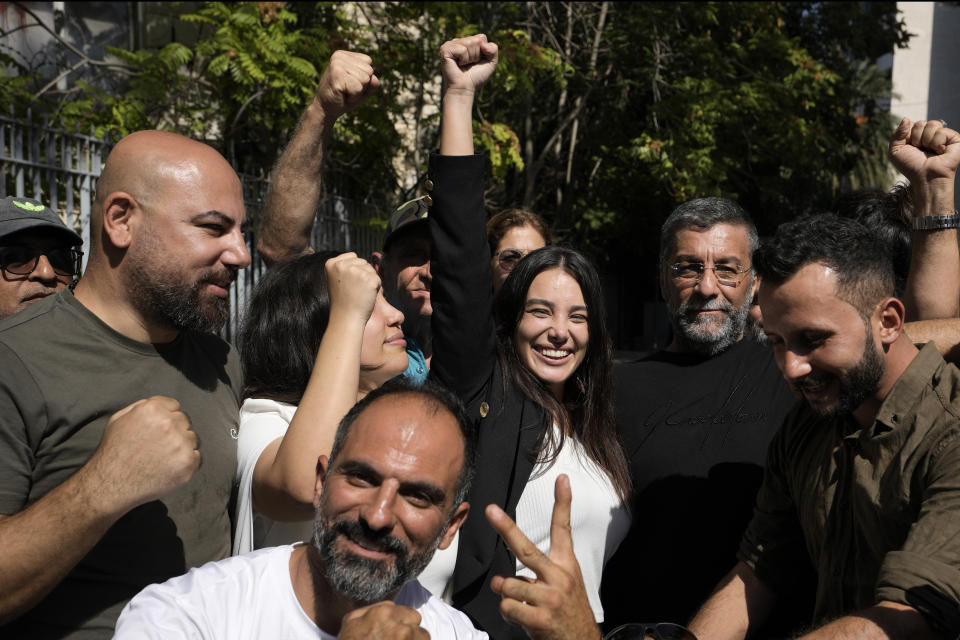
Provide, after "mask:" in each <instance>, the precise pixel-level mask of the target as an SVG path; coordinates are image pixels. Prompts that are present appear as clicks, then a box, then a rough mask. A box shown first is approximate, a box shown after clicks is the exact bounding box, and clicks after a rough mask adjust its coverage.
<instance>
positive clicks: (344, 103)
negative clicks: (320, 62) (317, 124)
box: [313, 51, 380, 120]
mask: <svg viewBox="0 0 960 640" xmlns="http://www.w3.org/2000/svg"><path fill="white" fill-rule="evenodd" d="M372 63H373V60H372V59H371V58H370V56H368V55H366V54H365V53H355V52H353V51H334V53H333V55H332V56H330V64H328V65H327V68H326V69H325V70H324V72H323V75H322V76H321V77H320V86H318V87H317V94H316V95H315V96H314V98H313V100H314V102H315V103H317V104H319V105H320V108H321V109H323V114H324V116H325V117H326V118H328V119H330V120H336V119H337V118H339V117H340V116H342V115H343V114H345V113H348V112H350V111H353V110H354V109H355V108H356V107H357V106H359V105H360V104H361V103H362V102H363V101H364V100H366V99H367V96H368V95H370V94H371V93H373V92H374V91H376V90H377V89H378V88H379V87H380V79H379V78H377V76H376V75H374V73H373V66H372Z"/></svg>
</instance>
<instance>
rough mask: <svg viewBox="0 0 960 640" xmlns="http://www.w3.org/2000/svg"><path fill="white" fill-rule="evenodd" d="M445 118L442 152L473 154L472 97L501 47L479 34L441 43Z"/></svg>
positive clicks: (442, 153)
mask: <svg viewBox="0 0 960 640" xmlns="http://www.w3.org/2000/svg"><path fill="white" fill-rule="evenodd" d="M440 57H441V59H442V66H441V70H442V73H443V120H442V125H441V128H440V155H443V156H469V155H473V98H474V95H475V94H476V92H477V90H478V89H479V88H480V87H481V86H483V84H484V83H485V82H486V81H487V80H488V79H489V78H490V76H491V75H493V72H494V70H495V69H496V68H497V61H498V48H497V45H495V44H494V43H492V42H487V36H485V35H484V34H482V33H481V34H478V35H475V36H470V37H469V38H457V39H456V40H450V41H448V42H445V43H443V45H442V46H441V47H440Z"/></svg>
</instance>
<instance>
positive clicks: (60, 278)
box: [0, 196, 83, 318]
mask: <svg viewBox="0 0 960 640" xmlns="http://www.w3.org/2000/svg"><path fill="white" fill-rule="evenodd" d="M82 242H83V241H82V240H81V238H80V236H79V235H77V234H76V233H75V232H74V231H73V230H72V229H70V228H69V227H68V226H66V225H65V224H64V223H63V222H62V221H61V220H60V218H59V217H58V216H57V214H56V213H54V212H53V211H51V210H50V209H49V208H48V207H45V206H44V205H43V204H41V203H40V202H38V201H36V200H31V199H30V198H18V197H15V196H7V197H6V198H3V199H2V200H0V318H6V317H7V316H12V315H13V314H15V313H17V312H18V311H23V310H24V309H25V308H27V306H29V305H31V304H33V303H34V302H37V301H38V300H42V299H43V298H46V297H47V296H49V295H51V294H53V293H56V292H57V291H59V290H60V289H63V288H64V287H66V286H67V285H69V284H70V283H71V282H73V280H74V278H76V277H78V276H79V275H80V258H81V256H82V255H83V253H82V252H81V251H80V245H81V244H82Z"/></svg>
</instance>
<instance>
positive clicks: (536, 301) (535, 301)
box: [524, 298, 553, 309]
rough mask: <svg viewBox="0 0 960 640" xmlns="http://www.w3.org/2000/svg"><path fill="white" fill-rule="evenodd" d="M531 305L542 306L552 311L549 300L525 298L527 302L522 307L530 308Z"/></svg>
mask: <svg viewBox="0 0 960 640" xmlns="http://www.w3.org/2000/svg"><path fill="white" fill-rule="evenodd" d="M531 304H542V305H543V306H545V307H550V308H551V309H553V303H552V302H550V301H549V300H541V299H540V298H527V302H526V304H525V305H524V306H530V305H531Z"/></svg>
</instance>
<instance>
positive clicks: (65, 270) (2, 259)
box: [0, 246, 83, 277]
mask: <svg viewBox="0 0 960 640" xmlns="http://www.w3.org/2000/svg"><path fill="white" fill-rule="evenodd" d="M40 256H46V257H47V260H48V261H49V262H50V266H51V267H53V272H54V273H55V274H57V275H58V276H69V277H73V276H76V275H77V274H79V273H80V260H81V258H83V252H82V251H80V250H78V249H72V248H66V247H59V248H56V249H35V248H32V247H20V246H12V247H0V269H2V270H3V271H5V272H6V273H10V274H13V275H16V276H28V275H30V274H31V273H33V271H34V269H36V268H37V265H38V264H40Z"/></svg>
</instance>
